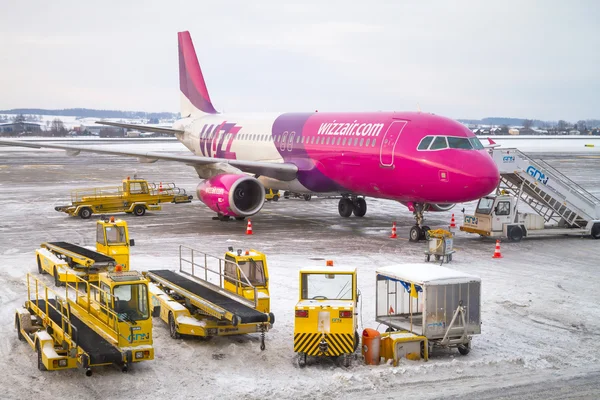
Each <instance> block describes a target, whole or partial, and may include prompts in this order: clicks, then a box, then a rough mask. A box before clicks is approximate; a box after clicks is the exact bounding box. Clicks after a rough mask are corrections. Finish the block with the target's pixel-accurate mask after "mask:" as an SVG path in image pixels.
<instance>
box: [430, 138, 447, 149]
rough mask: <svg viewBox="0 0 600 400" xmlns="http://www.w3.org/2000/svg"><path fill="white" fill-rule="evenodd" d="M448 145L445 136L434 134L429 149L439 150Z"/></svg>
mask: <svg viewBox="0 0 600 400" xmlns="http://www.w3.org/2000/svg"><path fill="white" fill-rule="evenodd" d="M447 147H448V143H446V136H436V137H435V139H434V141H433V143H432V144H431V147H430V148H429V150H440V149H445V148H447Z"/></svg>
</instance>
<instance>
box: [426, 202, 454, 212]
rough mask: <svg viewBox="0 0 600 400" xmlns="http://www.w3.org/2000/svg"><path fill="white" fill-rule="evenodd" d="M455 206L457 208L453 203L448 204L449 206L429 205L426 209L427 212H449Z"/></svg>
mask: <svg viewBox="0 0 600 400" xmlns="http://www.w3.org/2000/svg"><path fill="white" fill-rule="evenodd" d="M454 206H455V204H452V203H448V204H442V203H440V204H432V203H427V208H426V209H425V211H448V210H450V209H451V208H452V207H454Z"/></svg>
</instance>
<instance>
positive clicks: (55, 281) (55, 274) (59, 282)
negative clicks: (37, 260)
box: [53, 267, 62, 287]
mask: <svg viewBox="0 0 600 400" xmlns="http://www.w3.org/2000/svg"><path fill="white" fill-rule="evenodd" d="M53 275H54V286H56V287H61V286H62V282H61V281H60V279H59V277H58V271H57V270H56V267H54V274H53Z"/></svg>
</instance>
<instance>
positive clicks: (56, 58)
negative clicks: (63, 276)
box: [0, 0, 600, 121]
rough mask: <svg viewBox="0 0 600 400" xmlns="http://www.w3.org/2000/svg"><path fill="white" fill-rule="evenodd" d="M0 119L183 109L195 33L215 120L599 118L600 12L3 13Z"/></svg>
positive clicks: (598, 5) (275, 8)
mask: <svg viewBox="0 0 600 400" xmlns="http://www.w3.org/2000/svg"><path fill="white" fill-rule="evenodd" d="M1 8H2V10H1V13H0V94H1V95H0V109H8V108H21V107H37V108H52V109H54V108H74V107H85V108H101V109H121V110H143V111H173V112H176V111H179V83H178V79H179V76H178V57H177V34H176V33H177V32H178V31H183V30H189V31H190V32H191V34H192V39H193V40H194V45H195V47H196V51H197V54H198V58H199V60H200V65H201V66H202V69H203V72H204V77H205V79H206V82H207V86H208V89H209V92H210V95H211V97H212V100H213V103H214V105H215V107H216V108H217V109H218V110H220V111H225V112H234V111H312V110H315V109H318V110H319V111H377V110H397V111H399V110H416V109H417V105H420V108H421V109H422V110H423V111H429V112H434V113H436V114H441V115H446V116H449V117H452V118H482V117H486V116H506V117H519V118H539V119H547V120H557V119H567V120H571V121H576V120H578V119H586V118H600V107H599V106H600V1H596V0H590V1H577V0H569V1H566V0H565V1H550V0H548V1H524V0H516V1H513V0H503V1H493V2H492V1H484V0H480V1H457V0H452V1H450V0H440V1H426V0H420V1H402V0H391V1H386V2H384V1H375V0H371V1H355V0H344V1H326V0H321V1H314V2H312V1H307V0H304V1H296V2H294V1H290V0H286V1H281V0H273V1H264V2H261V1H239V2H228V1H215V2H208V1H173V0H172V1H168V2H166V1H157V0H144V1H113V0H110V1H108V0H104V1H99V2H89V1H65V0H58V1H57V0H54V1H48V0H27V1H17V0H9V1H4V2H3V3H2V7H1Z"/></svg>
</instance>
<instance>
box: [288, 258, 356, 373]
mask: <svg viewBox="0 0 600 400" xmlns="http://www.w3.org/2000/svg"><path fill="white" fill-rule="evenodd" d="M299 286H300V299H299V301H298V303H297V304H296V308H295V318H294V352H295V353H297V357H298V358H297V359H298V365H299V366H300V367H304V366H306V363H307V357H308V356H318V357H337V358H338V359H340V360H341V363H342V365H343V366H345V367H348V366H350V364H351V362H352V358H353V355H354V352H355V351H356V348H357V346H358V340H359V338H358V332H357V328H358V323H357V313H356V305H357V302H358V289H357V286H356V268H344V267H334V266H333V262H332V261H327V266H326V267H307V268H302V269H301V270H300V285H299Z"/></svg>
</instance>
